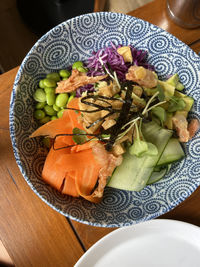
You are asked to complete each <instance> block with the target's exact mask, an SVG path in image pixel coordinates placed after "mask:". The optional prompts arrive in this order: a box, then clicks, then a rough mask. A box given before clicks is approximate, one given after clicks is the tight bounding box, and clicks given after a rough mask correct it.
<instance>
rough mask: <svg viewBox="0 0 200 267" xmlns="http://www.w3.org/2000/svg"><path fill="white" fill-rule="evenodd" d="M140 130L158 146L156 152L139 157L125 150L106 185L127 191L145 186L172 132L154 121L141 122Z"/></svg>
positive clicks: (148, 140) (147, 139)
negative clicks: (120, 161)
mask: <svg viewBox="0 0 200 267" xmlns="http://www.w3.org/2000/svg"><path fill="white" fill-rule="evenodd" d="M142 132H143V135H144V138H145V140H146V141H147V142H150V143H152V144H154V145H155V146H156V147H157V148H158V154H157V155H156V156H148V155H146V156H145V155H144V156H143V157H140V158H139V157H136V156H134V155H130V154H129V152H128V151H127V152H126V153H125V154H124V159H123V162H122V164H121V165H120V166H119V167H117V168H116V169H115V171H114V173H113V175H112V177H111V179H110V181H109V183H108V185H107V186H109V187H113V188H118V189H123V190H129V191H140V190H142V189H143V188H144V187H145V186H146V183H147V181H148V180H149V178H150V176H151V174H152V172H153V169H154V167H155V166H156V164H157V162H158V160H159V159H160V156H161V154H162V153H163V150H164V149H165V146H166V145H167V143H168V141H169V139H170V138H171V135H172V132H171V131H169V130H166V129H163V128H161V127H160V126H159V125H158V124H156V123H155V122H149V123H145V124H143V125H142Z"/></svg>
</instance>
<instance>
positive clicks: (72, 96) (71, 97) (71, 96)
mask: <svg viewBox="0 0 200 267" xmlns="http://www.w3.org/2000/svg"><path fill="white" fill-rule="evenodd" d="M73 98H74V95H70V97H69V99H68V102H67V104H68V103H69V102H70V101H71V100H72V99H73Z"/></svg>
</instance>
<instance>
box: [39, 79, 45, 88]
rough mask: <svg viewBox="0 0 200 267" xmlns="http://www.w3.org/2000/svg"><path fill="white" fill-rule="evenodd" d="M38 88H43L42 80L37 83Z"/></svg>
mask: <svg viewBox="0 0 200 267" xmlns="http://www.w3.org/2000/svg"><path fill="white" fill-rule="evenodd" d="M39 87H40V88H44V87H45V86H44V80H40V81H39Z"/></svg>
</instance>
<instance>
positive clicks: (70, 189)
mask: <svg viewBox="0 0 200 267" xmlns="http://www.w3.org/2000/svg"><path fill="white" fill-rule="evenodd" d="M62 193H63V194H67V195H70V196H73V197H78V196H79V194H78V192H77V190H76V185H75V180H74V179H73V178H72V177H71V176H69V175H68V174H66V176H65V181H64V186H63V189H62Z"/></svg>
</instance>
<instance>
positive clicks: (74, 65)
mask: <svg viewBox="0 0 200 267" xmlns="http://www.w3.org/2000/svg"><path fill="white" fill-rule="evenodd" d="M80 67H83V62H82V61H76V62H74V64H73V65H72V69H73V70H74V69H78V68H80Z"/></svg>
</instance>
